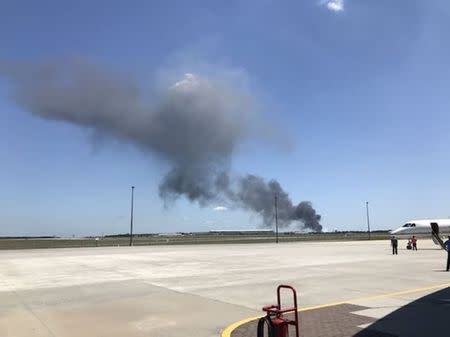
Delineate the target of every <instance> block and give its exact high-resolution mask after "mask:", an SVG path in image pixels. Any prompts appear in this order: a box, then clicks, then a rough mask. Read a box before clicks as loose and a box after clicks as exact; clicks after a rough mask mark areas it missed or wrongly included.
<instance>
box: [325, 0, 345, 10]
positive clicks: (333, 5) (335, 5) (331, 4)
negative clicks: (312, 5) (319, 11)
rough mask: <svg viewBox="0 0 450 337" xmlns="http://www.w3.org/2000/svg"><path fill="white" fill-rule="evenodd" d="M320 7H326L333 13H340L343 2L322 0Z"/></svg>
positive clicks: (339, 0) (342, 8)
mask: <svg viewBox="0 0 450 337" xmlns="http://www.w3.org/2000/svg"><path fill="white" fill-rule="evenodd" d="M321 5H322V6H326V7H327V8H328V9H329V10H330V11H333V12H342V11H343V10H344V0H323V1H321Z"/></svg>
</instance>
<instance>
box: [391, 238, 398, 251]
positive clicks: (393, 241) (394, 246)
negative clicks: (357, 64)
mask: <svg viewBox="0 0 450 337" xmlns="http://www.w3.org/2000/svg"><path fill="white" fill-rule="evenodd" d="M391 246H392V255H398V251H397V247H398V240H397V238H396V237H395V236H392V237H391Z"/></svg>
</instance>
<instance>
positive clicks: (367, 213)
mask: <svg viewBox="0 0 450 337" xmlns="http://www.w3.org/2000/svg"><path fill="white" fill-rule="evenodd" d="M366 215H367V232H368V233H369V240H370V221H369V202H368V201H366Z"/></svg>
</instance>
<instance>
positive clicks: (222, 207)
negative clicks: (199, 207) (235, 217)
mask: <svg viewBox="0 0 450 337" xmlns="http://www.w3.org/2000/svg"><path fill="white" fill-rule="evenodd" d="M213 210H215V211H217V212H223V211H228V208H227V207H225V206H217V207H214V208H213Z"/></svg>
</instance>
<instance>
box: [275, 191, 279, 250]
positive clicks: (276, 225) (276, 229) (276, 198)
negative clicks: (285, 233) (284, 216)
mask: <svg viewBox="0 0 450 337" xmlns="http://www.w3.org/2000/svg"><path fill="white" fill-rule="evenodd" d="M275 233H276V241H275V242H276V243H278V196H275Z"/></svg>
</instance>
